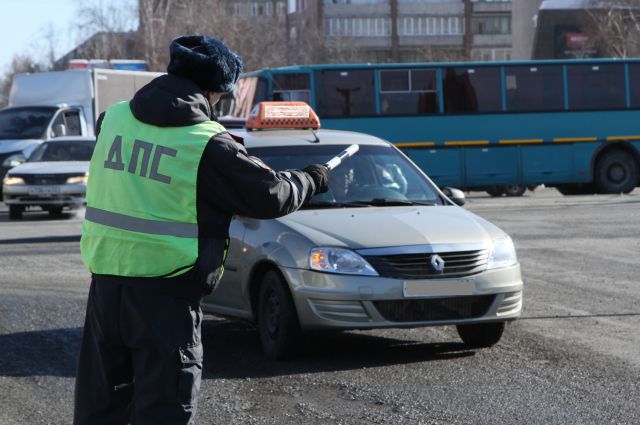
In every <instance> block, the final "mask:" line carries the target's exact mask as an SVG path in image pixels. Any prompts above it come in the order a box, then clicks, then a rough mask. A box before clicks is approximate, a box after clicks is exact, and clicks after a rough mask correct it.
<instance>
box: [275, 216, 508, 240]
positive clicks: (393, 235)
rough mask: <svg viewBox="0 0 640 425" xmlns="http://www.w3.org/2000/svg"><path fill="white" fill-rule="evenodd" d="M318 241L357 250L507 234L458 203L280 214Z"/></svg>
mask: <svg viewBox="0 0 640 425" xmlns="http://www.w3.org/2000/svg"><path fill="white" fill-rule="evenodd" d="M278 220H279V221H280V222H281V223H282V224H284V225H286V226H287V227H289V228H291V229H292V230H295V231H297V232H299V233H301V234H302V235H304V236H305V237H307V238H308V239H309V240H310V241H311V242H312V243H314V244H316V245H318V246H321V245H328V246H345V247H349V248H351V249H363V248H379V247H392V246H406V245H425V244H426V245H433V244H484V245H487V246H488V245H490V243H491V241H492V240H493V239H497V238H502V237H505V236H506V234H505V233H504V232H503V231H502V230H500V229H499V228H497V227H496V226H494V225H493V224H491V223H489V222H488V221H486V220H484V219H482V218H480V217H478V216H476V215H474V214H473V213H470V212H469V211H466V210H464V209H463V208H460V207H455V206H433V207H430V206H424V207H423V206H420V207H413V206H412V207H370V208H348V209H345V208H341V209H334V210H303V211H298V212H296V213H294V214H290V215H288V216H285V217H282V218H279V219H278Z"/></svg>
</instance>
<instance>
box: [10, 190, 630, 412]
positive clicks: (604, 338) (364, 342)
mask: <svg viewBox="0 0 640 425" xmlns="http://www.w3.org/2000/svg"><path fill="white" fill-rule="evenodd" d="M466 207H467V208H468V209H469V210H471V211H474V212H476V213H477V214H479V215H481V216H482V217H485V218H487V219H488V220H490V221H492V222H493V223H495V224H497V225H498V226H500V227H501V228H502V229H504V230H505V231H507V232H508V233H509V234H510V235H511V236H512V237H513V239H514V241H515V243H516V247H517V249H518V254H519V258H520V261H521V263H522V269H523V275H524V279H525V297H524V312H523V317H522V319H521V320H519V321H516V322H514V323H513V324H512V325H510V326H509V327H508V328H507V331H506V332H505V335H504V337H503V339H502V341H501V342H500V343H499V344H498V345H497V346H495V347H493V348H490V349H484V350H476V351H474V350H467V349H465V347H464V346H463V345H462V344H461V342H460V341H459V339H458V338H457V335H456V333H455V329H454V328H450V327H443V328H420V329H392V330H376V331H368V332H343V333H339V334H330V335H323V334H320V335H312V336H310V338H309V340H308V342H307V345H306V348H305V350H304V352H303V356H302V357H301V358H299V359H297V360H294V361H289V362H273V361H268V360H266V359H265V358H264V357H263V356H262V354H261V353H260V348H259V344H258V340H257V335H256V332H255V330H254V329H253V327H252V326H250V325H248V324H244V323H241V322H235V321H228V320H224V319H219V318H216V317H213V316H210V317H208V319H209V320H207V321H206V322H205V325H204V327H203V334H204V337H203V339H204V343H205V363H204V378H203V382H202V391H201V393H200V408H199V413H198V418H199V422H198V423H200V424H278V425H280V424H363V425H364V424H638V423H640V332H639V331H638V329H639V328H640V282H639V281H638V280H639V279H638V277H639V271H640V267H639V266H638V262H639V261H640V237H639V235H640V190H636V191H635V192H634V193H632V194H631V195H626V196H617V195H599V196H576V197H563V196H561V195H559V194H558V193H557V192H555V191H554V190H551V189H542V190H539V191H536V192H535V193H528V194H527V196H525V197H522V198H501V199H492V198H489V197H488V196H486V195H484V194H482V193H479V192H478V193H472V194H471V195H470V197H469V199H468V204H467V206H466ZM81 216H82V214H81V213H80V214H70V215H67V216H65V217H64V218H63V219H57V220H50V219H49V217H48V216H47V215H46V214H42V213H35V214H26V215H25V219H24V220H22V221H19V222H13V221H12V222H10V221H8V217H7V213H6V210H5V209H3V208H0V424H2V425H5V424H68V423H70V421H71V412H72V404H73V385H74V374H75V363H76V358H77V353H78V348H79V342H80V337H81V332H82V323H83V318H84V308H85V302H86V296H87V291H88V281H89V275H88V273H87V272H86V271H85V269H84V267H83V265H82V262H81V260H80V256H79V249H78V240H79V234H80V229H81Z"/></svg>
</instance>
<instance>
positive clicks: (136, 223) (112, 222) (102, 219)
mask: <svg viewBox="0 0 640 425" xmlns="http://www.w3.org/2000/svg"><path fill="white" fill-rule="evenodd" d="M84 218H85V220H89V221H93V222H94V223H98V224H104V225H105V226H111V227H115V228H117V229H122V230H129V231H131V232H140V233H149V234H153V235H165V236H175V237H178V238H197V237H198V225H197V224H188V223H172V222H169V221H159V220H147V219H144V218H137V217H129V216H127V215H124V214H118V213H114V212H111V211H105V210H101V209H99V208H92V207H87V212H86V213H85V216H84Z"/></svg>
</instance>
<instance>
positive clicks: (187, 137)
mask: <svg viewBox="0 0 640 425" xmlns="http://www.w3.org/2000/svg"><path fill="white" fill-rule="evenodd" d="M224 131H225V129H224V127H222V126H221V125H220V124H218V123H216V122H213V121H205V122H202V123H199V124H196V125H192V126H184V127H156V126H152V125H148V124H145V123H143V122H141V121H138V120H137V119H136V118H135V117H134V116H133V114H132V113H131V109H130V107H129V103H128V102H121V103H117V104H115V105H113V106H111V107H109V108H108V109H107V111H106V113H105V116H104V119H103V121H102V126H101V130H100V135H99V136H98V141H97V143H96V148H95V150H94V153H93V155H92V157H91V162H90V165H89V181H88V184H87V210H86V216H85V220H84V222H83V225H82V239H81V241H80V251H81V254H82V260H83V261H84V263H85V264H86V265H87V268H88V269H89V270H90V271H91V272H92V273H96V274H107V275H116V276H128V277H160V276H176V275H179V274H182V273H186V272H187V271H189V270H190V269H191V268H192V267H193V265H194V264H195V261H196V259H197V258H198V220H197V209H196V192H197V174H198V166H199V164H200V159H201V158H202V154H203V152H204V149H205V147H206V145H207V143H208V142H209V140H210V139H211V137H213V136H215V135H216V134H219V133H222V132H224Z"/></svg>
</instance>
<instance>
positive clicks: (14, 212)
mask: <svg viewBox="0 0 640 425" xmlns="http://www.w3.org/2000/svg"><path fill="white" fill-rule="evenodd" d="M22 211H24V208H23V207H22V206H21V205H9V220H20V219H21V218H22Z"/></svg>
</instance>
